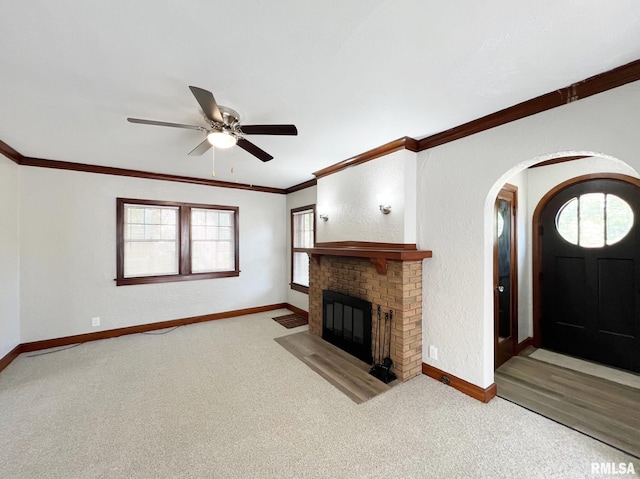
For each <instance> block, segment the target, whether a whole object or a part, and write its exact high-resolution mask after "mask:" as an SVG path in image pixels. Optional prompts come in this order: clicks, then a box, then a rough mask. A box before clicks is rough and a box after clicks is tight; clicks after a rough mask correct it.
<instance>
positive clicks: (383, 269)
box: [294, 241, 431, 274]
mask: <svg viewBox="0 0 640 479" xmlns="http://www.w3.org/2000/svg"><path fill="white" fill-rule="evenodd" d="M294 251H296V252H301V253H302V252H304V253H307V254H309V256H310V257H311V259H312V260H314V261H315V262H316V263H317V264H320V258H321V257H322V256H345V257H351V258H369V259H370V260H371V262H372V263H373V264H374V265H375V267H376V270H377V271H378V273H379V274H387V261H418V260H422V259H425V258H431V251H429V250H418V249H417V247H416V245H415V244H405V243H374V242H368V241H338V242H331V243H316V246H315V247H313V248H295V250H294Z"/></svg>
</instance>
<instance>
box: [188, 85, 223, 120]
mask: <svg viewBox="0 0 640 479" xmlns="http://www.w3.org/2000/svg"><path fill="white" fill-rule="evenodd" d="M189 90H191V93H193V96H195V97H196V100H198V103H199V104H200V108H202V111H203V112H204V114H205V115H206V116H207V118H209V120H211V121H217V122H218V123H224V120H223V119H222V113H220V109H219V108H218V104H217V103H216V100H215V98H213V93H211V92H210V91H208V90H203V89H202V88H198V87H197V86H190V87H189Z"/></svg>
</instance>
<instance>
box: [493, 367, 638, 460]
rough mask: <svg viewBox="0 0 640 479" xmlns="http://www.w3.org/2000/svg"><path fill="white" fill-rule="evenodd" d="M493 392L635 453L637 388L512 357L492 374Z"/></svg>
mask: <svg viewBox="0 0 640 479" xmlns="http://www.w3.org/2000/svg"><path fill="white" fill-rule="evenodd" d="M495 382H496V385H497V386H498V396H500V397H501V398H504V399H507V400H509V401H512V402H514V403H516V404H519V405H520V406H523V407H525V408H527V409H530V410H532V411H534V412H537V413H538V414H541V415H542V416H545V417H548V418H549V419H553V420H554V421H557V422H559V423H560V424H564V425H565V426H569V427H571V428H573V429H575V430H577V431H580V432H582V433H584V434H587V435H588V436H591V437H593V438H595V439H598V440H600V441H602V442H604V443H607V444H609V445H611V446H613V447H616V448H618V449H621V450H622V451H625V452H627V453H629V454H632V455H634V456H635V457H638V458H640V407H639V406H640V390H639V389H635V388H632V387H629V386H625V385H623V384H618V383H615V382H612V381H608V380H606V379H602V378H598V377H595V376H590V375H587V374H584V373H580V372H577V371H572V370H569V369H565V368H562V367H559V366H556V365H554V364H549V363H546V362H543V361H538V360H536V359H532V358H529V357H526V356H516V357H514V358H511V359H510V360H509V361H507V362H506V363H505V364H503V365H502V366H500V367H499V368H498V369H497V370H496V373H495Z"/></svg>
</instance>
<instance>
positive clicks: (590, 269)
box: [538, 179, 640, 372]
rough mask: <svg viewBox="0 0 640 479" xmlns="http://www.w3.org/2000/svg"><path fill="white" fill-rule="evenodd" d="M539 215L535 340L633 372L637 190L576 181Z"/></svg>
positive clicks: (638, 316)
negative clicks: (538, 297)
mask: <svg viewBox="0 0 640 479" xmlns="http://www.w3.org/2000/svg"><path fill="white" fill-rule="evenodd" d="M540 220H541V221H540V222H541V230H540V231H539V232H538V233H539V234H541V245H542V258H541V276H540V278H539V281H540V289H541V301H540V303H541V317H540V326H541V339H542V346H543V347H545V348H548V349H552V350H555V351H558V352H561V353H566V354H570V355H572V356H577V357H581V358H584V359H589V360H592V361H596V362H600V363H604V364H608V365H611V366H615V367H619V368H623V369H628V370H631V371H637V372H640V229H639V228H638V225H637V223H638V221H640V189H639V188H638V187H636V186H634V185H632V184H630V183H627V182H625V181H620V180H615V179H596V180H587V181H583V182H580V183H576V184H574V185H572V186H569V187H567V188H565V189H563V190H561V191H560V192H559V193H558V194H556V195H555V196H554V197H553V198H552V199H550V200H549V202H548V203H547V205H546V207H545V208H544V210H543V211H542V214H541V217H540Z"/></svg>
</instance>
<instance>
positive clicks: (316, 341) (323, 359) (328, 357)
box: [275, 331, 397, 404]
mask: <svg viewBox="0 0 640 479" xmlns="http://www.w3.org/2000/svg"><path fill="white" fill-rule="evenodd" d="M275 340H276V341H277V342H278V343H279V344H280V345H281V346H282V347H283V348H285V349H286V350H287V351H289V352H290V353H291V354H293V355H294V356H295V357H297V358H298V359H300V360H301V361H302V362H304V363H305V364H306V365H307V366H309V367H310V368H311V369H313V370H314V371H315V372H317V373H318V374H320V375H321V376H322V377H323V378H325V379H326V380H327V381H329V382H330V383H331V384H333V385H334V386H335V387H336V388H338V389H339V390H340V391H342V392H343V393H344V394H346V395H347V396H349V397H350V398H351V399H352V400H353V401H354V402H356V403H358V404H360V403H363V402H365V401H367V400H368V399H371V398H373V397H375V396H377V395H378V394H381V393H383V392H385V391H388V390H389V389H391V387H392V386H393V384H394V382H397V381H394V382H391V383H389V384H385V383H383V382H382V381H380V380H378V379H376V378H374V377H373V376H371V375H370V374H369V369H370V368H371V366H370V365H369V364H367V363H365V362H363V361H360V360H359V359H358V358H355V357H354V356H351V355H350V354H348V353H346V352H344V351H343V350H341V349H340V348H337V347H335V346H334V345H333V344H329V343H328V342H326V341H324V340H323V339H322V338H320V337H318V336H316V335H313V334H310V333H309V332H308V331H303V332H301V333H295V334H290V335H288V336H283V337H280V338H275Z"/></svg>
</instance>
